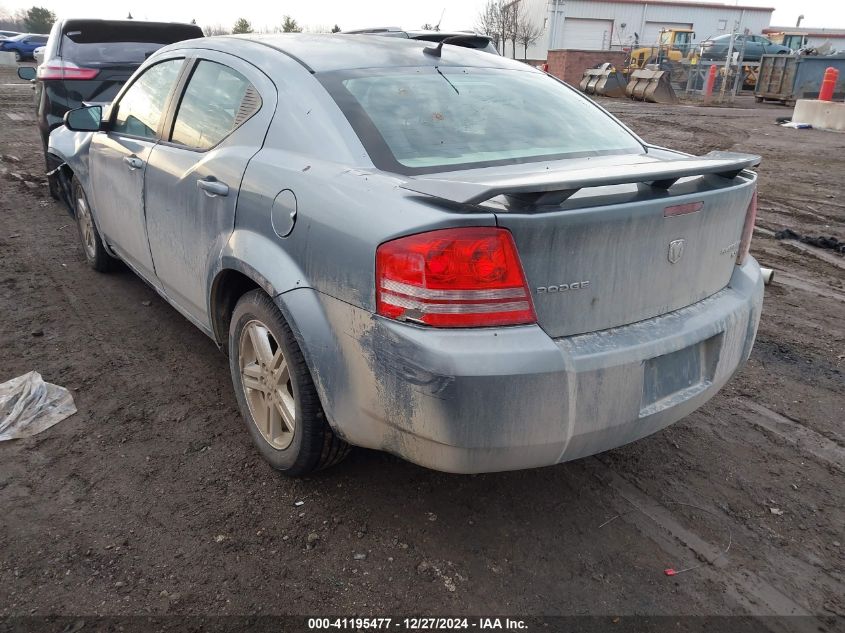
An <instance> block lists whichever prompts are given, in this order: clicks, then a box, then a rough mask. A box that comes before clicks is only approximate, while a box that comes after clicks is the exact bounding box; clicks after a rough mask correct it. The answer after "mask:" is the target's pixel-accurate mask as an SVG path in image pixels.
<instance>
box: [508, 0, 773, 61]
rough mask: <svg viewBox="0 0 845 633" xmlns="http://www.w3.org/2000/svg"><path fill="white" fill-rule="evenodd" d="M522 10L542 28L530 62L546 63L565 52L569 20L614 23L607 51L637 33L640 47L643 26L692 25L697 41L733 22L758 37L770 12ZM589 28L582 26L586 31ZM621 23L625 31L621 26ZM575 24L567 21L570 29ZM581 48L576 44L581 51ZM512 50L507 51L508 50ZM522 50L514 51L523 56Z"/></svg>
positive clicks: (532, 2) (529, 2)
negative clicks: (550, 55) (551, 54)
mask: <svg viewBox="0 0 845 633" xmlns="http://www.w3.org/2000/svg"><path fill="white" fill-rule="evenodd" d="M520 2H521V4H522V5H523V9H524V10H525V11H526V13H527V14H528V15H529V16H531V18H532V19H533V20H534V22H535V24H537V25H540V26H543V29H544V30H543V35H541V36H540V39H539V40H538V41H537V42H536V44H534V45H533V46H531V47H529V49H528V58H529V59H545V58H546V56H547V52H548V50H549V49H550V48H551V49H561V48H567V47H568V46H567V43H566V41H564V39H565V38H564V37H563V34H564V28H565V26H564V25H565V24H566V20H567V18H571V19H579V18H580V19H591V20H608V21H611V22H612V25H611V26H610V30H611V33H610V34H609V38H608V40H609V41H606V42H605V48H617V49H618V48H620V47H622V46H627V45H630V44H631V43H632V42H633V40H634V33H635V32H636V33H638V34H639V35H640V43H641V44H652V43H653V42H646V41H645V40H644V39H643V35H644V34H645V31H646V23H647V22H658V23H659V22H664V23H679V24H692V25H693V27H692V28H693V30H695V33H696V41H700V40H703V39H706V38H707V37H708V36H715V35H723V34H725V33H729V32H730V31H731V28H732V27H733V25H734V22H738V23H739V30H740V31H741V30H742V29H744V28H748V29H750V30H751V32H752V33H760V32H761V31H762V30H763V29H764V28H765V27H767V26H768V25H769V23H770V22H771V17H772V10H771V9H760V8H748V7H746V8H742V7H738V6H730V5H725V6H712V5H710V6H708V5H697V4H695V3H684V4H680V3H679V4H661V3H659V2H640V1H636V0H634V1H628V2H618V1H617V2H613V1H602V0H520ZM588 24H592V25H595V23H586V22H585V23H584V26H585V27H586V26H587V25H588ZM623 24H624V25H625V26H624V27H623V26H622V25H623ZM573 28H577V25H573V24H572V23H570V33H571V32H572V31H571V29H573ZM581 47H582V46H579V48H581ZM508 52H510V50H509V51H508ZM521 53H522V51H521V50H520V49H519V47H518V50H517V56H518V57H521V56H522V55H521Z"/></svg>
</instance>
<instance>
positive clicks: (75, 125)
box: [65, 106, 103, 132]
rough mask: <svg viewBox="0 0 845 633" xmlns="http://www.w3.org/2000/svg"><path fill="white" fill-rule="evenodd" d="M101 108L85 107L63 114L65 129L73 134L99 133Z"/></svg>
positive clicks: (101, 115) (101, 119) (101, 116)
mask: <svg viewBox="0 0 845 633" xmlns="http://www.w3.org/2000/svg"><path fill="white" fill-rule="evenodd" d="M102 121H103V108H102V107H100V106H86V107H84V108H77V109H76V110H70V111H69V112H65V127H66V128H67V129H69V130H73V131H74V132H99V131H100V129H101V128H102V125H103V124H102Z"/></svg>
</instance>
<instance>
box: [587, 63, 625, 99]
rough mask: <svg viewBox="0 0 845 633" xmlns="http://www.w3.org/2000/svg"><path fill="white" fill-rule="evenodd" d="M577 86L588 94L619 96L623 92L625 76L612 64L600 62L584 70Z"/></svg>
mask: <svg viewBox="0 0 845 633" xmlns="http://www.w3.org/2000/svg"><path fill="white" fill-rule="evenodd" d="M579 88H581V92H585V93H587V94H588V95H598V96H601V97H621V96H622V95H623V94H625V76H624V75H623V74H622V73H620V72H617V70H616V69H615V68H614V67H613V64H610V63H607V64H602V65H601V66H600V67H598V68H588V69H587V70H585V71H584V76H583V77H582V78H581V83H580V84H579Z"/></svg>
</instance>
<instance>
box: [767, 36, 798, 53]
mask: <svg viewBox="0 0 845 633" xmlns="http://www.w3.org/2000/svg"><path fill="white" fill-rule="evenodd" d="M766 37H768V38H769V39H770V40H772V42H774V43H775V44H780V45H781V46H788V47H789V48H791V49H792V50H793V51H797V50H801V49H802V48H804V47H805V46H806V45H807V35H806V34H805V33H799V32H798V31H781V32H780V33H767V34H766Z"/></svg>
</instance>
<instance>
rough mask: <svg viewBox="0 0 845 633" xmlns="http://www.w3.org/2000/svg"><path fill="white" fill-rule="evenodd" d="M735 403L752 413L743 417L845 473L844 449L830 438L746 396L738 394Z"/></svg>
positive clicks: (743, 414)
mask: <svg viewBox="0 0 845 633" xmlns="http://www.w3.org/2000/svg"><path fill="white" fill-rule="evenodd" d="M736 402H738V403H739V404H740V405H742V406H743V407H744V408H745V409H746V410H747V412H750V413H751V415H748V414H747V413H741V414H740V415H742V417H743V419H745V420H747V421H748V422H750V423H751V424H753V425H755V426H758V427H760V428H762V429H765V430H767V431H769V432H771V433H774V434H775V435H777V436H778V437H780V438H782V439H784V440H786V441H787V442H789V443H790V444H792V445H794V446H796V447H797V448H798V449H800V450H801V451H802V452H803V453H804V454H805V455H807V456H809V457H814V458H816V459H817V460H819V461H820V462H821V463H822V464H828V465H830V466H832V467H833V468H835V469H837V470H838V471H840V472H841V473H843V474H845V448H843V447H842V446H840V445H839V444H837V443H836V442H834V441H833V440H830V439H828V438H826V437H825V436H824V435H821V434H820V433H817V432H816V431H814V430H812V429H810V428H808V427H806V426H804V425H803V424H801V423H800V422H798V421H796V420H793V419H791V418H787V417H786V416H783V415H781V414H780V413H778V412H777V411H772V410H771V409H769V408H768V407H766V406H763V405H762V404H759V403H757V402H754V401H753V400H751V399H749V398H744V397H738V398H736Z"/></svg>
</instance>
